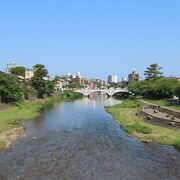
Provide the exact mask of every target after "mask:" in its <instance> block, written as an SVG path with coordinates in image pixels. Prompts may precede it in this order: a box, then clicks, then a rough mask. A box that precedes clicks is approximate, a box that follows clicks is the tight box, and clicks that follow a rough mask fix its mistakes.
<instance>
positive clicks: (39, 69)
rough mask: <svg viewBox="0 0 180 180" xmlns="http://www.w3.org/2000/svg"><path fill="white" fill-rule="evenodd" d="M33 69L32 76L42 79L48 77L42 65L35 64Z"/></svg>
mask: <svg viewBox="0 0 180 180" xmlns="http://www.w3.org/2000/svg"><path fill="white" fill-rule="evenodd" d="M33 69H34V76H35V77H38V78H41V79H43V78H44V77H46V76H47V75H48V71H47V69H45V66H44V65H43V64H36V65H35V66H33Z"/></svg>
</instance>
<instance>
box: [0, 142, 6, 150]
mask: <svg viewBox="0 0 180 180" xmlns="http://www.w3.org/2000/svg"><path fill="white" fill-rule="evenodd" d="M5 147H6V141H0V149H4V148H5Z"/></svg>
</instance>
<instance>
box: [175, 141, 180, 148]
mask: <svg viewBox="0 0 180 180" xmlns="http://www.w3.org/2000/svg"><path fill="white" fill-rule="evenodd" d="M174 146H175V147H176V148H178V149H180V139H178V140H176V141H175V143H174Z"/></svg>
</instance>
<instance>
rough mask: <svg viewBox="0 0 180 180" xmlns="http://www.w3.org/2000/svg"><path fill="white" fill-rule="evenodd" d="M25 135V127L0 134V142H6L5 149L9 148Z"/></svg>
mask: <svg viewBox="0 0 180 180" xmlns="http://www.w3.org/2000/svg"><path fill="white" fill-rule="evenodd" d="M23 133H24V128H23V127H18V128H13V129H11V130H9V131H6V132H3V133H1V134H0V141H3V142H5V144H6V145H5V147H4V148H8V147H9V146H10V145H11V144H12V143H13V142H15V141H16V140H17V138H18V137H20V136H22V135H23Z"/></svg>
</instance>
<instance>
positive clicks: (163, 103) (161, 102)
mask: <svg viewBox="0 0 180 180" xmlns="http://www.w3.org/2000/svg"><path fill="white" fill-rule="evenodd" d="M142 100H144V101H147V102H149V103H152V104H154V105H158V106H164V107H167V108H170V109H174V110H179V111H180V105H175V104H172V103H170V102H169V101H168V100H167V99H142Z"/></svg>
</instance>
